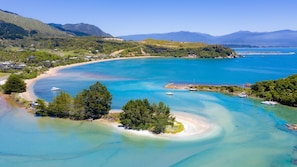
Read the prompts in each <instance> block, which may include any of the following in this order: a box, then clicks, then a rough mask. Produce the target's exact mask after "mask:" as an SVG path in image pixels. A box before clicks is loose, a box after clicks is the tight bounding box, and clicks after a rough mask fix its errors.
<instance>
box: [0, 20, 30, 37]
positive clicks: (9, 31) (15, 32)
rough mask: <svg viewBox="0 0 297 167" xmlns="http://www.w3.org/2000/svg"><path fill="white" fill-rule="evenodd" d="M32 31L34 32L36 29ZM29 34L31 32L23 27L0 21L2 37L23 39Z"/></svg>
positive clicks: (0, 35) (0, 34)
mask: <svg viewBox="0 0 297 167" xmlns="http://www.w3.org/2000/svg"><path fill="white" fill-rule="evenodd" d="M31 33H34V31H32V32H31ZM28 35H29V32H28V31H26V30H24V29H23V28H22V27H19V26H17V25H14V24H11V23H5V22H3V21H0V39H12V40H14V39H23V38H24V37H26V36H28Z"/></svg>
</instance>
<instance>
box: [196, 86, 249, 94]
mask: <svg viewBox="0 0 297 167" xmlns="http://www.w3.org/2000/svg"><path fill="white" fill-rule="evenodd" d="M190 88H195V89H197V90H202V91H211V92H222V93H226V94H236V93H240V92H242V91H243V89H242V88H241V87H239V86H232V85H222V86H215V85H194V86H191V87H190ZM245 91H246V90H245Z"/></svg>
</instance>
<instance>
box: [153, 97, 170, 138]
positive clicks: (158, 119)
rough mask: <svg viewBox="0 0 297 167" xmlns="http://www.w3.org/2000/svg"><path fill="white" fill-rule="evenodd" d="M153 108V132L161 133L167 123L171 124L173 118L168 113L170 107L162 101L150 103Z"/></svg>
mask: <svg viewBox="0 0 297 167" xmlns="http://www.w3.org/2000/svg"><path fill="white" fill-rule="evenodd" d="M152 110H153V113H154V114H153V117H152V118H153V129H152V132H154V133H157V134H159V133H162V132H164V131H165V128H166V126H167V125H171V126H172V125H173V123H174V120H175V118H174V117H173V116H171V114H170V108H169V107H168V106H166V105H165V104H164V103H163V102H160V103H159V104H158V105H156V104H153V105H152Z"/></svg>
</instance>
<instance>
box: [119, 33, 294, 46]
mask: <svg viewBox="0 0 297 167" xmlns="http://www.w3.org/2000/svg"><path fill="white" fill-rule="evenodd" d="M120 38H122V39H125V40H135V41H141V40H144V39H148V38H152V39H158V40H170V41H179V42H204V43H208V44H222V45H232V46H264V47H269V46H297V31H292V30H281V31H274V32H250V31H239V32H235V33H232V34H228V35H223V36H212V35H209V34H202V33H195V32H185V31H180V32H171V33H163V34H139V35H129V36H120Z"/></svg>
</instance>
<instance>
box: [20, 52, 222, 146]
mask: <svg viewBox="0 0 297 167" xmlns="http://www.w3.org/2000/svg"><path fill="white" fill-rule="evenodd" d="M141 58H156V56H139V57H122V58H111V59H101V60H95V61H89V62H82V63H75V64H69V65H65V66H58V67H54V68H50V69H49V70H48V71H46V72H45V73H43V74H40V75H38V76H37V77H36V78H33V79H28V80H25V83H26V84H27V88H26V92H23V93H20V94H19V95H20V97H21V98H24V99H25V100H27V101H31V102H33V101H35V100H37V96H36V95H35V93H34V89H33V87H34V85H35V83H36V82H37V81H38V80H40V79H43V78H47V77H51V76H55V75H56V74H57V72H58V71H60V70H62V69H66V68H71V67H76V66H81V65H86V64H93V63H100V62H107V61H116V60H126V59H141ZM112 112H121V110H116V109H113V110H111V111H110V113H112ZM172 115H173V116H175V117H176V120H177V121H178V122H181V123H182V124H183V125H184V130H183V131H182V132H179V133H176V134H169V133H166V134H165V133H163V134H153V133H151V132H149V131H137V130H127V129H124V128H123V127H120V126H119V125H120V124H118V123H116V122H110V121H108V120H104V119H98V120H95V121H94V122H95V123H99V124H104V125H107V126H109V127H112V128H114V129H115V130H116V131H117V132H119V133H120V134H123V135H128V136H131V135H132V136H135V135H136V136H139V137H150V138H153V139H163V140H176V141H183V140H194V139H204V138H207V137H211V136H213V135H215V134H217V133H218V132H219V131H220V128H219V126H218V125H215V124H214V123H211V122H209V121H208V120H207V119H205V118H203V117H201V116H198V115H194V114H189V113H186V112H172Z"/></svg>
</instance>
